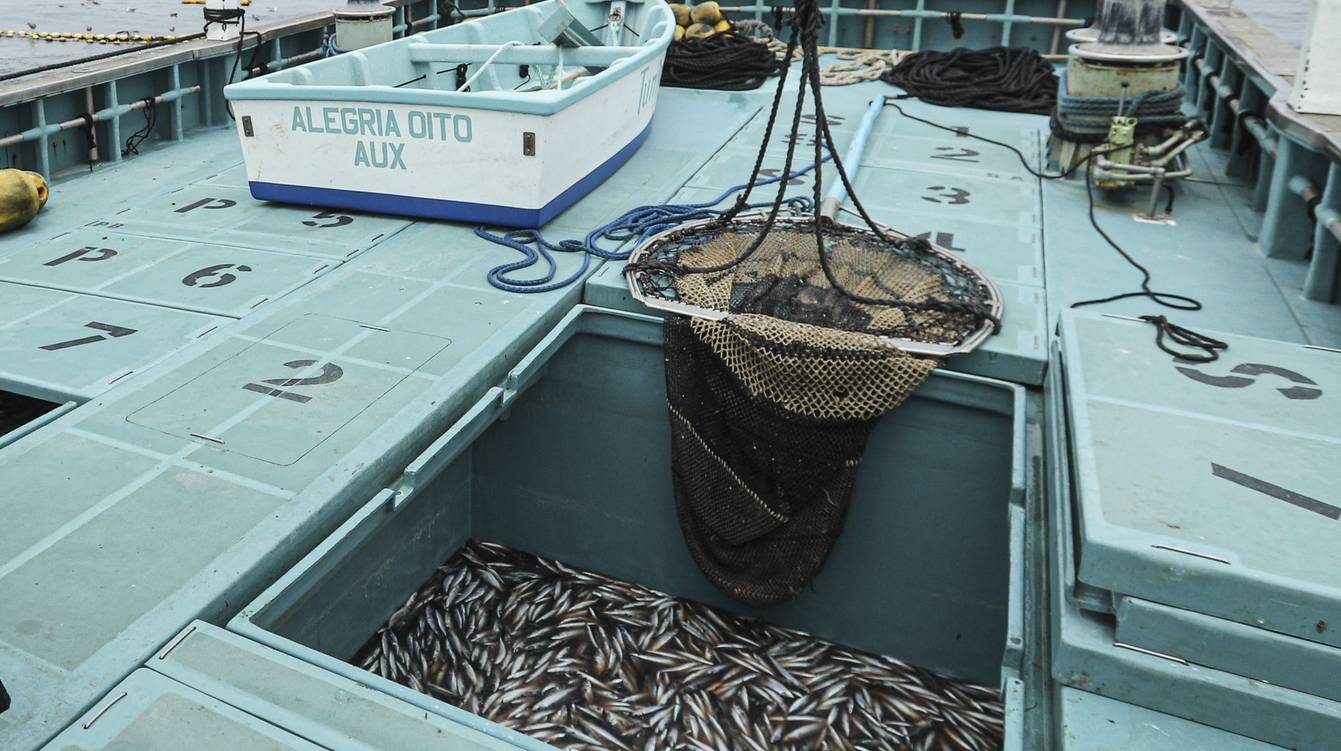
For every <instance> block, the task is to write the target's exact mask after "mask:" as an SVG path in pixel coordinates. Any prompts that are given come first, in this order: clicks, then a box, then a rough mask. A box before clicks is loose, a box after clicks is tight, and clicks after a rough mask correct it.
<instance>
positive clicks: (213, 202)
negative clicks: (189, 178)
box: [173, 198, 237, 214]
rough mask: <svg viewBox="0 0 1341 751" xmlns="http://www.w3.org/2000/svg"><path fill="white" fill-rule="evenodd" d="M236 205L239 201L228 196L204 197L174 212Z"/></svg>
mask: <svg viewBox="0 0 1341 751" xmlns="http://www.w3.org/2000/svg"><path fill="white" fill-rule="evenodd" d="M236 205H237V201H234V200H231V199H228V198H202V199H200V200H199V201H196V202H195V203H188V204H186V205H185V206H183V207H181V208H180V209H177V210H176V211H175V212H173V213H176V214H185V213H187V212H191V211H195V210H196V209H211V210H217V209H231V208H233V207H234V206H236Z"/></svg>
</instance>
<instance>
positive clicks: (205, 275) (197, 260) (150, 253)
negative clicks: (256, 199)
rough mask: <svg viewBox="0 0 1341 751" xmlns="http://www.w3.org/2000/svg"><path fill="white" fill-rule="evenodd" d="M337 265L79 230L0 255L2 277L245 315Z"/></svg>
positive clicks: (290, 257)
mask: <svg viewBox="0 0 1341 751" xmlns="http://www.w3.org/2000/svg"><path fill="white" fill-rule="evenodd" d="M338 264H339V262H338V261H335V260H327V259H320V258H310V257H304V256H295V255H290V254H288V253H277V252H267V251H257V250H248V249H245V248H238V247H233V246H229V245H213V244H210V243H201V242H188V241H185V240H171V239H156V238H148V237H136V236H133V235H125V234H120V233H117V232H112V231H106V230H104V231H95V230H87V229H84V230H75V231H73V232H66V233H63V234H60V235H57V236H56V237H54V238H52V239H51V240H49V241H47V242H45V243H36V244H33V245H29V246H26V247H22V248H14V249H12V251H9V252H6V253H4V254H3V256H0V279H4V280H7V281H15V282H22V283H25V284H37V285H41V286H43V287H54V288H57V289H67V290H71V291H73V292H83V293H91V294H96V295H103V296H107V297H117V298H120V299H123V300H130V301H133V302H144V303H150V304H156V305H167V306H171V307H174V308H184V309H189V310H197V311H200V312H204V313H215V314H218V315H226V316H232V317H235V318H240V317H242V316H244V315H246V314H248V313H250V312H251V311H253V310H256V309H257V308H259V307H261V306H262V305H263V304H265V303H267V302H270V301H273V300H276V299H278V298H280V297H282V296H283V295H285V294H286V293H288V292H289V291H291V290H293V289H295V288H297V287H299V286H301V285H303V284H305V283H307V282H308V281H310V280H311V279H313V278H314V277H315V276H316V275H317V274H319V273H321V272H322V271H325V270H328V269H331V268H333V267H335V266H336V265H338Z"/></svg>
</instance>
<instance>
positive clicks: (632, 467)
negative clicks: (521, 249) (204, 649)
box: [230, 307, 1026, 749]
mask: <svg viewBox="0 0 1341 751" xmlns="http://www.w3.org/2000/svg"><path fill="white" fill-rule="evenodd" d="M661 331H662V329H661V326H660V323H659V321H657V320H656V319H654V318H651V317H647V316H639V315H634V314H621V313H614V312H611V311H605V310H601V309H595V308H588V307H581V308H578V309H576V310H575V311H574V312H573V313H572V314H571V315H570V316H569V317H568V318H567V319H565V321H564V322H563V323H561V324H560V325H559V327H558V328H557V329H556V330H555V331H554V332H553V333H552V334H551V335H550V336H549V337H548V338H547V339H546V340H545V341H543V342H542V343H541V344H540V345H538V346H537V347H536V349H534V350H533V351H532V352H531V353H530V354H529V355H528V356H527V357H526V358H524V359H523V360H522V363H521V364H520V365H519V366H518V367H517V368H516V369H514V371H513V372H512V373H511V374H510V376H509V377H508V378H507V379H506V386H507V388H497V389H493V390H491V391H490V392H489V393H488V394H487V395H486V396H485V397H484V398H483V399H481V400H480V401H479V402H478V403H476V404H475V406H474V407H473V408H472V409H471V410H469V411H468V412H467V414H466V415H465V416H464V417H463V418H462V419H461V420H460V421H458V423H457V424H456V425H455V426H454V427H453V428H452V429H451V430H449V431H448V432H447V433H446V434H444V435H443V436H441V437H440V438H439V439H438V440H437V441H436V442H435V443H433V444H432V445H431V446H429V448H428V449H426V450H425V451H424V453H423V454H422V455H421V457H420V458H419V459H418V460H416V461H415V462H413V463H411V465H410V466H409V467H408V468H407V469H406V470H405V473H404V475H403V477H402V478H401V480H400V481H399V482H397V483H395V484H394V485H393V486H391V487H389V488H387V489H386V490H384V491H383V492H382V493H380V494H378V495H377V496H376V497H375V498H373V499H372V500H371V501H370V502H369V503H368V504H367V505H366V506H365V507H364V508H363V509H362V510H361V511H359V512H357V513H356V514H355V515H354V516H353V517H351V518H350V519H349V521H347V522H346V523H345V524H344V525H343V526H342V527H341V528H340V529H338V530H337V531H336V532H335V533H333V534H332V535H331V536H330V537H329V538H328V539H327V540H326V541H325V542H324V543H323V544H322V545H320V546H319V547H318V548H317V549H316V550H315V551H314V552H313V553H312V554H310V555H309V556H308V557H307V558H306V559H304V560H303V561H302V562H300V564H299V565H298V566H297V567H296V568H295V569H293V570H292V571H291V572H290V573H289V574H287V575H286V576H285V577H283V578H282V579H281V580H280V581H278V582H277V583H276V584H275V585H274V586H273V587H271V588H270V589H269V590H268V591H267V592H265V593H263V594H262V595H261V597H260V598H258V599H257V600H256V601H255V602H253V603H252V604H251V605H249V606H248V607H247V608H245V609H244V610H243V612H242V613H241V614H240V615H239V616H238V618H236V619H235V620H234V622H233V623H232V624H231V625H230V627H231V628H233V629H234V630H236V631H239V632H242V633H244V634H245V635H247V636H249V637H250V638H253V639H256V640H258V641H262V642H264V643H267V644H269V645H271V646H274V647H276V648H279V649H282V650H284V651H287V652H289V653H290V654H294V655H296V656H299V657H302V658H303V659H306V660H309V661H311V662H313V663H315V664H319V665H321V666H322V667H325V668H326V669H328V670H331V671H334V672H337V673H339V674H341V675H344V676H346V677H349V678H351V679H353V680H355V681H358V682H359V683H362V684H363V685H366V686H369V687H372V688H375V689H377V690H379V691H383V692H385V693H387V694H390V695H393V696H396V697H398V698H400V699H402V700H404V701H407V702H410V703H412V704H414V705H415V706H417V707H420V708H422V709H424V710H425V711H430V712H435V713H438V714H439V715H441V716H444V717H450V718H453V719H457V720H460V721H462V722H468V723H471V726H472V727H476V728H480V729H485V730H486V731H487V732H491V733H494V734H496V736H497V737H499V738H500V739H506V740H508V741H509V742H512V743H515V744H517V745H518V747H521V748H532V749H538V748H542V747H544V745H545V744H548V745H550V746H553V747H558V748H564V749H570V748H609V749H619V748H637V749H642V748H687V749H696V748H711V749H733V748H739V749H756V748H769V749H772V748H782V749H790V748H797V749H799V748H806V749H812V748H834V749H845V748H866V749H883V748H952V749H953V748H966V749H971V748H995V747H997V741H996V739H998V738H999V737H1000V734H1001V732H1002V723H1003V720H1002V716H1001V713H1000V708H999V705H998V704H997V703H996V700H995V690H994V687H995V686H996V685H997V684H998V682H999V680H1000V677H1001V675H1002V666H1003V664H1007V665H1011V664H1013V665H1018V664H1019V659H1020V654H1019V651H1018V647H1015V646H1012V647H1011V649H1009V650H1008V649H1007V648H1006V646H1007V644H1008V643H1009V644H1012V645H1018V644H1019V643H1020V642H1019V633H1018V629H1019V624H1018V623H1017V622H1015V621H1013V620H1012V619H1010V618H1009V617H1008V613H1009V612H1010V607H1009V602H1010V600H1011V598H1012V597H1013V596H1016V597H1018V596H1019V595H1018V592H1016V591H1015V589H1014V587H1013V585H1012V576H1011V573H1012V565H1011V547H1012V545H1013V544H1016V545H1018V544H1019V543H1018V541H1016V542H1012V540H1013V536H1014V535H1016V533H1017V532H1019V530H1017V529H1016V528H1015V527H1014V526H1013V525H1012V524H1011V522H1010V520H1011V518H1012V517H1018V516H1020V515H1021V514H1020V512H1021V508H1020V505H1019V504H1020V503H1021V502H1022V498H1023V495H1024V485H1023V483H1024V478H1025V477H1026V473H1025V472H1024V465H1025V463H1026V459H1025V453H1026V452H1025V442H1024V434H1025V431H1024V417H1023V415H1024V406H1023V404H1024V402H1023V399H1024V397H1023V393H1022V390H1021V389H1019V388H1018V387H1015V386H1012V385H1009V384H1005V383H1002V382H997V381H992V380H989V379H982V378H977V377H973V376H965V375H958V374H953V373H948V372H943V371H936V372H934V373H932V374H931V375H930V376H929V377H928V378H927V381H926V382H925V383H924V384H923V386H922V387H921V388H919V389H918V390H917V391H916V392H914V393H913V395H912V396H911V397H910V398H909V399H908V401H907V402H906V403H905V404H904V405H903V406H902V407H901V408H900V410H899V412H898V415H897V419H882V420H880V421H879V423H878V424H877V425H876V427H875V428H874V430H873V431H872V434H871V438H870V443H869V449H868V454H867V457H868V461H866V462H864V463H863V466H862V467H861V470H860V472H859V473H858V476H857V478H856V481H855V486H854V488H855V489H854V493H853V498H852V507H851V511H850V514H851V516H850V519H849V523H848V525H847V528H846V529H845V531H844V535H843V537H842V539H841V540H840V541H839V543H838V544H837V545H836V546H835V548H834V551H833V554H832V555H831V556H830V557H829V560H828V561H827V562H826V564H825V566H824V569H823V570H822V571H821V572H820V574H819V576H817V577H816V578H815V579H814V581H813V583H812V585H811V586H809V587H808V588H807V589H806V590H805V591H803V592H801V593H800V594H799V595H798V596H797V597H796V598H795V599H793V600H791V601H789V602H787V603H785V604H781V605H777V606H771V607H767V608H759V607H752V606H747V605H744V604H741V603H739V602H736V601H734V600H732V599H731V598H729V597H727V596H726V595H724V594H723V593H721V592H720V591H719V590H718V589H717V588H716V587H714V586H713V584H712V583H711V582H709V581H708V580H707V579H705V577H704V576H703V574H702V573H701V572H700V570H699V568H698V567H697V565H696V564H695V562H694V560H693V558H692V557H691V556H690V554H689V552H688V551H687V549H686V547H685V545H684V540H683V538H682V537H681V535H680V532H679V524H678V520H677V518H676V513H675V507H674V502H673V494H672V482H671V477H670V468H669V466H668V463H667V462H666V460H665V457H666V454H667V451H668V450H669V444H670V440H671V437H670V435H669V428H668V426H667V424H666V421H665V413H664V411H663V410H664V399H665V382H664V375H663V373H664V368H663V359H664V356H665V355H664V349H663V344H662V340H661ZM504 416H506V419H503V418H504ZM472 540H485V541H488V542H487V543H480V542H472ZM516 551H526V552H525V553H522V552H516ZM445 561H448V562H449V563H448V564H447V565H446V566H444V565H443V564H444V562H445ZM1012 592H1015V594H1014V595H1013V594H1012ZM364 666H366V669H365V667H364ZM942 676H945V677H942ZM951 678H953V679H955V680H950V679H951ZM960 681H963V682H960ZM970 684H977V685H978V686H985V687H986V688H979V687H974V686H972V685H970ZM523 734H524V735H523Z"/></svg>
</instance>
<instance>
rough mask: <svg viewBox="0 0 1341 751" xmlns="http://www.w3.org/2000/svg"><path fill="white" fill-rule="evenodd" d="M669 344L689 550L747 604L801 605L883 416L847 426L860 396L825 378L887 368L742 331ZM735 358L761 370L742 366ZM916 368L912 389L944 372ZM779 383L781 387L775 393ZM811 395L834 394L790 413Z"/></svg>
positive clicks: (677, 472)
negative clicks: (846, 407)
mask: <svg viewBox="0 0 1341 751" xmlns="http://www.w3.org/2000/svg"><path fill="white" fill-rule="evenodd" d="M665 336H666V401H667V406H668V408H669V412H670V421H671V446H672V460H671V464H672V472H673V477H674V485H675V505H676V511H677V513H678V515H679V519H680V526H681V528H682V529H683V531H684V535H685V541H686V543H687V544H688V546H689V551H690V553H691V554H692V555H693V557H694V560H695V561H696V562H697V563H698V565H699V567H700V568H701V569H702V570H703V573H704V574H705V575H706V576H707V578H708V579H709V580H710V581H711V582H712V583H713V584H714V585H716V586H717V587H718V588H719V589H721V590H722V591H724V592H726V593H727V594H729V595H731V596H732V597H734V598H736V599H738V600H741V601H743V602H747V603H750V604H754V605H768V604H772V603H776V602H780V601H784V600H787V599H790V598H792V597H794V596H796V595H797V594H798V593H800V592H801V590H802V589H803V588H804V587H805V585H806V584H807V583H808V582H809V581H810V579H811V578H812V577H813V576H814V575H815V574H816V573H818V571H819V570H820V568H821V567H822V566H823V565H824V561H825V559H826V558H827V557H828V554H829V551H830V550H831V549H832V547H833V545H834V542H835V541H836V540H837V539H838V535H839V533H840V532H842V529H843V519H844V518H845V517H846V515H847V508H848V499H849V498H850V497H851V494H852V483H853V480H854V479H855V478H856V474H857V467H858V465H859V464H860V463H861V456H862V451H863V449H864V448H865V446H866V438H867V436H868V435H869V433H870V431H871V428H872V427H873V426H874V424H875V420H876V419H877V417H878V414H877V415H872V416H868V417H862V418H850V417H847V416H841V415H840V414H839V413H840V412H841V410H835V409H834V407H835V405H843V404H846V403H850V402H852V401H854V397H855V396H856V394H855V393H854V392H853V391H849V389H850V388H851V386H849V385H846V384H844V383H843V381H844V380H845V379H844V378H842V377H841V376H839V377H837V378H835V377H826V374H825V373H824V372H821V371H823V370H826V369H829V368H830V367H831V366H832V369H833V371H834V372H835V373H837V372H841V371H845V370H847V371H850V370H852V369H853V368H851V367H848V368H844V367H843V365H844V364H847V365H849V366H852V365H855V366H856V367H857V368H860V367H861V366H862V365H865V366H866V368H867V369H869V370H874V369H876V368H878V367H880V365H881V362H880V358H879V356H878V355H873V353H869V352H867V353H863V352H856V351H843V350H841V349H836V348H832V349H825V348H822V347H811V346H807V345H804V344H799V343H794V344H793V345H791V346H788V345H786V344H781V346H778V343H774V342H772V341H770V340H768V339H765V338H763V337H761V336H759V335H757V334H756V333H755V332H751V331H749V330H748V328H744V327H740V326H738V324H737V323H736V322H734V321H727V322H708V321H696V320H692V319H689V318H686V317H682V316H670V317H668V318H667V319H666V324H665ZM733 345H734V346H733ZM733 350H734V351H736V354H742V353H743V354H744V355H745V359H747V360H749V361H750V362H748V363H742V362H740V360H739V359H737V358H734V357H733V356H732V353H733ZM752 350H753V353H752V354H753V355H754V356H751V351H752ZM773 357H776V358H777V360H776V361H775V362H772V363H770V362H767V361H768V360H769V359H770V358H773ZM844 358H853V360H865V362H864V363H860V362H850V363H843V362H841V361H842V360H843V359H844ZM908 359H909V360H911V361H913V362H912V363H910V368H909V370H908V373H907V377H908V380H909V381H915V382H918V383H920V381H921V378H922V377H925V374H926V373H929V372H930V370H931V368H932V367H934V362H933V361H930V360H922V359H918V358H908ZM791 363H805V364H808V366H809V367H806V366H805V365H803V366H802V367H801V368H791V367H788V364H791ZM770 381H772V382H773V383H772V384H771V385H773V386H774V387H777V388H774V389H773V390H772V392H773V393H771V394H770V390H769V388H768V386H769V385H770ZM910 386H912V387H915V386H916V383H910ZM812 388H818V389H822V390H823V391H824V393H822V394H820V395H818V398H815V399H806V400H804V403H801V404H797V403H789V401H790V399H791V398H792V397H793V395H796V394H800V393H802V392H803V391H807V390H810V389H812ZM909 390H911V388H910V389H909ZM871 406H872V407H873V408H872V409H869V410H867V411H868V412H876V411H877V409H878V408H876V407H875V405H871ZM826 412H827V413H828V414H827V415H826V414H825V413H826Z"/></svg>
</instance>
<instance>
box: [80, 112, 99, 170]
mask: <svg viewBox="0 0 1341 751" xmlns="http://www.w3.org/2000/svg"><path fill="white" fill-rule="evenodd" d="M79 119H80V120H83V121H84V128H85V130H84V135H85V136H86V137H87V138H88V148H89V151H95V150H96V149H97V148H98V131H97V130H95V129H94V127H93V113H92V112H84V113H81V114H80V115H79ZM88 171H89V172H92V171H93V159H92V158H90V159H89V160H88Z"/></svg>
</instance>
